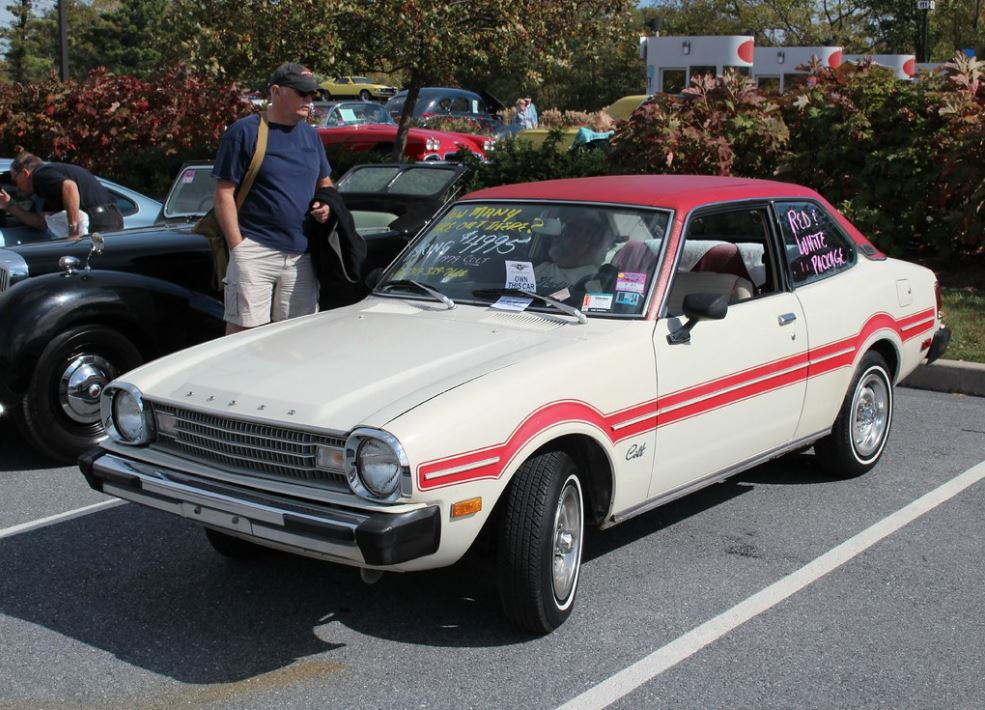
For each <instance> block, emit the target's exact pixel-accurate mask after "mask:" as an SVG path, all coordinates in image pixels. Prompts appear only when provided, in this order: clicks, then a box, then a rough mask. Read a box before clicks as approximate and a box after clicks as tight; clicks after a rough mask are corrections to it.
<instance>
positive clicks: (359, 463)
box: [345, 428, 410, 502]
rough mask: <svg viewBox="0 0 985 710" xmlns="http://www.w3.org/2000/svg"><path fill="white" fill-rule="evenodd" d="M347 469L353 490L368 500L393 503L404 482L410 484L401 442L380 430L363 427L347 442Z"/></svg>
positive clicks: (408, 468) (350, 436)
mask: <svg viewBox="0 0 985 710" xmlns="http://www.w3.org/2000/svg"><path fill="white" fill-rule="evenodd" d="M345 468H346V477H347V478H348V480H349V487H350V488H351V489H352V491H353V493H355V494H356V495H359V496H362V497H363V498H366V499H368V500H375V501H381V502H393V501H395V500H397V498H399V497H400V495H401V493H409V490H404V491H402V490H401V483H406V484H407V485H405V486H404V488H407V487H408V486H409V479H408V480H406V481H405V480H404V479H406V478H407V477H408V476H409V475H410V467H409V465H408V462H407V455H406V454H405V453H404V450H403V447H402V446H400V442H399V441H397V439H396V437H394V436H393V435H392V434H388V433H387V432H385V431H380V430H379V429H369V428H360V429H356V430H355V431H353V432H352V434H350V435H349V438H348V439H347V440H346V442H345Z"/></svg>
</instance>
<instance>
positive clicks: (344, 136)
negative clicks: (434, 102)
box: [312, 101, 495, 160]
mask: <svg viewBox="0 0 985 710" xmlns="http://www.w3.org/2000/svg"><path fill="white" fill-rule="evenodd" d="M312 115H313V118H314V120H315V121H316V126H317V130H318V135H319V136H320V137H321V141H322V143H323V144H324V145H325V146H326V147H331V146H338V147H341V148H345V149H346V150H351V151H353V152H361V151H367V150H377V151H383V152H389V151H390V150H392V148H393V143H394V141H395V140H396V137H397V123H396V122H395V121H394V120H393V118H391V117H390V114H389V113H387V111H386V110H385V109H384V108H383V106H381V105H380V104H376V103H373V102H371V101H340V102H331V103H321V102H319V103H316V104H314V105H313V106H312ZM494 142H495V141H494V139H493V138H492V137H490V136H482V135H474V134H471V133H453V132H449V131H436V130H432V129H430V128H411V129H410V131H409V132H408V134H407V146H406V148H405V149H404V155H406V156H407V157H408V158H410V159H411V160H447V159H449V158H451V157H453V156H454V155H455V154H457V153H460V152H461V151H462V150H469V151H471V152H472V153H475V154H476V155H478V156H479V157H482V158H485V157H486V152H487V151H489V150H491V149H492V146H493V143H494Z"/></svg>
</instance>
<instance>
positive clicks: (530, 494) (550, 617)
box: [498, 451, 585, 634]
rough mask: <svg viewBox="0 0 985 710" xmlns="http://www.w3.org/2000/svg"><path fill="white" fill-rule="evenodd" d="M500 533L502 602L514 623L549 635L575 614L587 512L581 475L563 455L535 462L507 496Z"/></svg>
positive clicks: (526, 465)
mask: <svg viewBox="0 0 985 710" xmlns="http://www.w3.org/2000/svg"><path fill="white" fill-rule="evenodd" d="M504 504H505V509H504V511H503V517H502V520H501V523H500V528H499V540H498V558H499V559H498V568H499V569H498V575H499V598H500V601H501V602H502V605H503V612H504V614H505V615H506V617H507V618H508V619H509V620H510V622H511V623H512V624H513V625H514V626H516V627H517V628H518V629H520V630H522V631H526V632H528V633H532V634H546V633H550V632H551V631H553V630H554V629H556V628H557V627H558V626H560V625H561V624H562V623H563V622H564V620H565V619H567V618H568V616H569V615H570V614H571V609H572V607H573V606H574V601H575V592H576V591H577V590H578V574H579V571H580V569H581V550H582V537H583V533H584V518H585V514H584V511H585V506H584V501H583V497H582V490H581V481H580V480H579V478H578V469H577V467H576V466H575V464H574V462H573V461H572V460H571V458H570V457H569V456H568V455H567V454H565V453H563V452H560V451H550V452H547V453H543V454H539V455H537V456H534V457H533V458H531V459H530V460H528V461H526V462H525V463H524V464H523V465H522V466H521V467H520V470H519V471H517V473H516V476H515V477H514V479H513V481H512V482H511V483H510V486H509V488H508V489H507V491H506V498H505V500H504Z"/></svg>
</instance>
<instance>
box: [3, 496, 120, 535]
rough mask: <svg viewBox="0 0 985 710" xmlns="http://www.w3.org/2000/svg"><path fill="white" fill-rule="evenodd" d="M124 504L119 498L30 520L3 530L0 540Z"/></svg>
mask: <svg viewBox="0 0 985 710" xmlns="http://www.w3.org/2000/svg"><path fill="white" fill-rule="evenodd" d="M126 502H127V501H125V500H120V499H119V498H114V499H113V500H104V501H103V502H101V503H93V504H92V505H87V506H85V507H84V508H76V509H75V510H69V511H66V512H64V513H58V515H49V516H48V517H47V518H39V519H37V520H30V521H28V522H26V523H21V524H20V525H14V526H13V527H9V528H3V529H2V530H0V540H2V539H3V538H5V537H11V536H12V535H19V534H20V533H25V532H28V531H30V530H37V529H38V528H43V527H46V526H48V525H54V524H55V523H60V522H62V521H64V520H71V519H72V518H78V517H81V516H83V515H88V514H89V513H96V512H99V511H100V510H106V509H107V508H114V507H116V506H118V505H123V504H124V503H126Z"/></svg>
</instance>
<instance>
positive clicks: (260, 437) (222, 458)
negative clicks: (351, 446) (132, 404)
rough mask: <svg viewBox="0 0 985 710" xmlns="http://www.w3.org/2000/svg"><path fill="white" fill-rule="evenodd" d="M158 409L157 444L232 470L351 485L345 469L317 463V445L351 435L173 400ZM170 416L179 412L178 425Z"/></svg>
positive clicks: (325, 485)
mask: <svg viewBox="0 0 985 710" xmlns="http://www.w3.org/2000/svg"><path fill="white" fill-rule="evenodd" d="M154 411H155V413H156V415H157V419H158V436H157V441H156V442H155V444H154V448H156V449H159V450H162V451H166V452H168V453H171V454H175V455H177V456H181V457H182V458H186V459H191V460H193V461H199V462H203V463H207V464H209V465H212V466H217V467H219V468H221V469H223V470H225V471H230V472H232V473H240V474H242V473H246V474H251V475H258V476H262V477H263V478H271V479H276V480H282V481H291V482H302V481H303V482H305V483H308V484H310V485H316V486H320V487H323V488H330V489H333V490H345V491H348V490H349V487H348V484H347V483H346V478H345V474H344V473H343V472H341V471H325V470H322V469H316V468H315V447H316V446H318V445H323V446H330V447H334V448H338V449H342V448H344V447H345V439H344V438H342V437H341V436H337V437H333V436H324V435H320V434H313V433H311V432H306V431H299V430H297V429H288V428H285V427H277V426H271V425H269V424H257V423H255V422H248V421H242V420H237V419H229V418H227V417H218V416H215V415H212V414H203V413H201V412H194V411H191V410H188V409H180V408H177V407H172V406H169V405H161V404H155V405H154ZM169 416H170V417H173V418H174V426H173V430H172V431H168V432H162V431H161V422H162V418H167V417H169ZM165 428H166V429H172V427H170V426H168V427H165Z"/></svg>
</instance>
